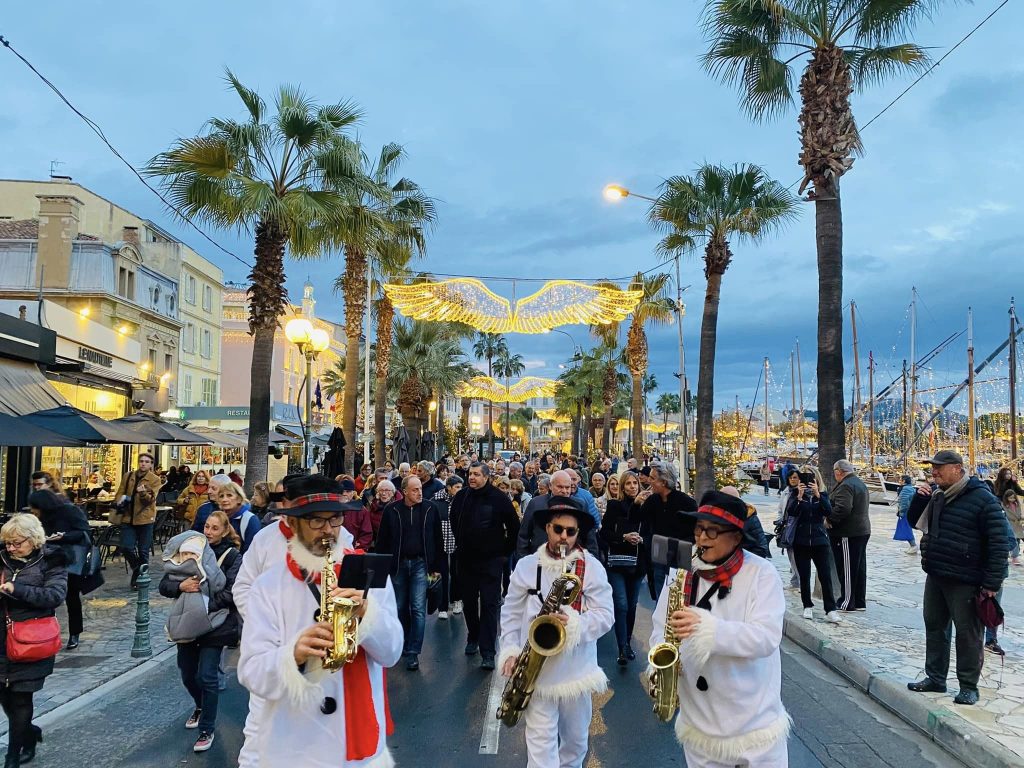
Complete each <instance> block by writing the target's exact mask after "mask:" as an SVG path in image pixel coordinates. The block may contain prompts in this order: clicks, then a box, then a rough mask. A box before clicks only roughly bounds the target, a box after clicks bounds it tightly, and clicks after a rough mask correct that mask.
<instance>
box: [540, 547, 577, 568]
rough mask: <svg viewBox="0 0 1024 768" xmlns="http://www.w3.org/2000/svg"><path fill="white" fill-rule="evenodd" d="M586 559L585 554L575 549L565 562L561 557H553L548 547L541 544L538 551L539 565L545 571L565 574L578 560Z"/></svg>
mask: <svg viewBox="0 0 1024 768" xmlns="http://www.w3.org/2000/svg"><path fill="white" fill-rule="evenodd" d="M584 557H585V555H584V553H583V551H582V550H580V549H573V550H572V551H571V552H569V554H568V555H566V557H565V560H563V559H562V558H560V557H552V556H551V553H550V552H548V545H547V544H541V545H540V547H539V548H538V549H537V563H538V564H539V565H540V567H541V568H543V569H544V570H545V571H557V572H558V573H564V572H565V570H566V569H567V568H569V566H570V565H572V564H573V563H575V562H576V561H577V560H582V559H583V558H584Z"/></svg>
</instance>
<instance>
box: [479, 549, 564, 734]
mask: <svg viewBox="0 0 1024 768" xmlns="http://www.w3.org/2000/svg"><path fill="white" fill-rule="evenodd" d="M562 559H563V560H564V559H565V547H562ZM582 589H583V582H581V581H580V577H579V576H577V575H576V574H575V573H568V572H567V573H563V574H562V575H561V576H559V577H558V578H556V579H555V580H554V582H552V584H551V589H549V590H548V594H547V597H545V598H544V604H543V605H542V606H541V609H540V612H539V613H538V614H537V616H536V618H535V619H534V620H533V621H532V622H531V623H530V628H529V630H528V631H527V634H526V645H524V646H523V650H522V651H521V652H520V654H519V658H518V659H516V666H515V669H514V670H512V676H511V677H509V679H508V682H507V683H505V689H504V690H503V691H502V692H501V705H500V706H499V707H498V711H497V713H496V715H497V718H498V719H499V720H501V722H503V723H504V724H505V725H507V726H508V727H509V728H511V727H512V726H514V725H515V724H516V723H518V722H519V718H520V716H522V714H523V711H524V710H525V709H526V707H527V706H529V704H530V698H531V697H532V696H533V689H534V688H535V687H536V685H537V676H538V675H539V674H540V671H541V669H542V668H543V666H544V662H545V660H546V659H547V658H548V656H554V655H556V654H559V653H561V652H562V649H563V648H564V647H565V627H564V626H562V622H560V621H559V620H558V619H557V618H555V616H554V614H555V613H557V612H558V611H559V609H560V608H561V607H562V606H563V605H570V604H571V603H574V602H576V598H578V597H579V596H580V591H581V590H582Z"/></svg>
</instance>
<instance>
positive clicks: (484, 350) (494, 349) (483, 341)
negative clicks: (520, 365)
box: [473, 332, 508, 456]
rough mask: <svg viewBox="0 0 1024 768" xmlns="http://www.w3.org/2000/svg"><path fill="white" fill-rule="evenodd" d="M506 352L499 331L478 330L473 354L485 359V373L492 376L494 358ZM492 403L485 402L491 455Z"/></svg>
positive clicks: (506, 345)
mask: <svg viewBox="0 0 1024 768" xmlns="http://www.w3.org/2000/svg"><path fill="white" fill-rule="evenodd" d="M507 353H508V342H506V341H505V337H504V336H502V335H501V334H500V333H483V332H478V333H477V334H476V337H475V341H474V342H473V356H474V357H475V358H476V359H477V360H486V361H487V375H488V376H492V377H493V376H494V360H495V358H497V357H498V356H499V355H501V354H507ZM493 411H494V403H492V402H488V403H487V434H488V439H489V442H490V452H491V456H493V455H494V421H493Z"/></svg>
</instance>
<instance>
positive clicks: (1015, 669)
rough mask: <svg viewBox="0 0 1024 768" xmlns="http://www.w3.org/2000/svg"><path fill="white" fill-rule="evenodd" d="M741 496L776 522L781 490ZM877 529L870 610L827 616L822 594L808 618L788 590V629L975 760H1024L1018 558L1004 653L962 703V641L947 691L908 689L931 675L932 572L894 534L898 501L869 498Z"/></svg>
mask: <svg viewBox="0 0 1024 768" xmlns="http://www.w3.org/2000/svg"><path fill="white" fill-rule="evenodd" d="M744 498H745V499H746V500H747V501H748V502H750V503H751V504H754V505H755V506H756V507H757V508H758V513H759V516H760V518H761V523H762V525H763V526H764V527H765V529H766V530H768V531H770V530H771V523H772V521H773V520H774V519H775V517H776V510H777V504H778V497H777V496H776V495H775V494H774V493H773V494H772V495H771V497H765V496H762V495H760V494H758V493H757V492H756V491H754V492H752V493H749V494H747V495H746V496H745V497H744ZM871 528H872V533H871V540H870V542H869V544H868V609H867V611H866V612H864V613H845V614H843V623H842V624H839V625H832V624H826V623H825V622H824V612H823V610H822V607H821V600H820V599H817V598H815V618H814V621H813V622H812V621H808V620H806V619H804V618H803V617H802V615H801V612H802V609H803V606H802V604H801V602H800V594H799V592H797V591H793V590H789V589H787V590H786V602H787V616H786V628H785V633H786V636H787V637H789V638H790V639H791V640H793V641H795V642H796V643H798V644H800V645H802V646H803V647H805V648H806V649H807V650H809V651H811V652H812V653H814V654H815V655H817V656H818V657H819V658H821V660H822V661H824V662H825V663H826V664H828V665H829V666H831V667H833V668H834V669H836V670H837V671H839V672H840V673H841V674H843V675H844V676H846V677H848V678H849V679H850V680H851V681H852V682H853V683H854V684H855V685H857V686H858V687H859V688H861V689H862V690H864V691H865V692H867V693H868V694H869V695H870V696H872V698H875V699H876V700H878V701H879V702H881V703H882V704H884V705H885V706H886V707H888V708H890V709H892V710H893V711H894V712H896V713H897V714H898V715H900V716H901V717H903V718H904V719H905V720H907V721H908V722H909V723H911V724H912V725H914V726H916V727H918V728H919V729H921V730H922V731H924V732H925V733H927V734H929V735H930V736H931V737H932V738H933V739H934V740H935V741H936V742H937V743H939V744H941V745H942V746H943V747H945V748H946V749H947V750H949V751H950V752H952V753H953V754H955V755H957V756H958V757H959V758H960V759H961V760H963V761H964V762H965V763H966V764H967V765H970V766H972V768H973V767H974V766H978V767H979V768H980V767H981V766H986V767H987V766H993V767H994V766H1000V767H1001V766H1024V625H1022V621H1021V619H1022V618H1024V568H1015V567H1012V566H1011V569H1010V577H1009V578H1008V579H1007V580H1006V582H1005V587H1004V593H1003V601H1002V605H1003V608H1004V610H1005V613H1006V625H1005V626H1003V627H1001V628H1000V630H999V642H1000V645H1002V647H1003V649H1004V650H1005V651H1006V657H1005V659H1000V657H998V656H995V655H993V654H991V653H986V654H985V666H984V668H983V670H982V676H981V680H980V683H979V691H980V693H981V701H980V702H979V703H978V704H977V705H975V706H973V707H962V706H958V705H955V704H953V696H955V695H956V693H957V691H958V690H959V685H958V684H957V681H956V672H955V668H956V667H955V665H956V648H955V646H954V647H953V650H952V660H951V663H950V677H949V692H948V693H945V694H936V693H911V692H910V691H908V690H907V688H906V683H908V682H911V681H913V680H918V679H920V678H921V677H923V676H924V646H925V641H924V621H923V619H922V617H921V602H922V595H923V593H924V579H925V574H924V572H923V571H922V570H921V563H920V558H919V557H918V556H917V555H907V554H905V552H904V550H905V549H906V545H905V544H904V543H903V542H897V541H893V540H892V535H893V532H894V530H895V528H896V515H895V512H894V510H892V509H890V508H888V507H884V506H880V505H872V507H871ZM918 538H919V539H920V536H918ZM772 553H773V555H774V557H773V562H774V563H775V566H776V567H777V568H778V569H779V572H780V574H781V575H782V580H783V583H784V584H786V585H788V584H789V578H790V565H789V559H788V558H787V557H785V556H784V555H781V554H780V553H779V550H778V549H777V548H775V547H773V548H772Z"/></svg>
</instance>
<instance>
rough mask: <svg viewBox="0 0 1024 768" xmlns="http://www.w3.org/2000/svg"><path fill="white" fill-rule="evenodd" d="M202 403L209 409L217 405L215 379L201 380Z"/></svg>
mask: <svg viewBox="0 0 1024 768" xmlns="http://www.w3.org/2000/svg"><path fill="white" fill-rule="evenodd" d="M203 403H204V404H206V405H207V406H210V407H212V406H215V405H217V380H216V379H203Z"/></svg>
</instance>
